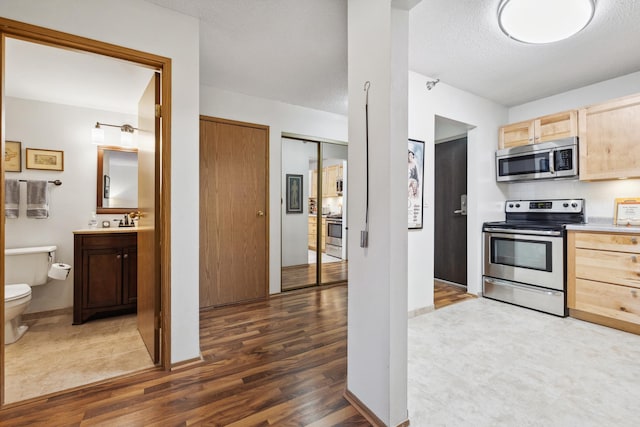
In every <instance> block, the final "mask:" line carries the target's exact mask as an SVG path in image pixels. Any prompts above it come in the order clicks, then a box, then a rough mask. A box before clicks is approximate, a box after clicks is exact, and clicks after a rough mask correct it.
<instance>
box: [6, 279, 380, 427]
mask: <svg viewBox="0 0 640 427" xmlns="http://www.w3.org/2000/svg"><path fill="white" fill-rule="evenodd" d="M346 293H347V288H346V286H343V285H340V286H330V287H321V288H314V289H310V290H303V291H294V292H289V293H286V294H282V295H279V296H274V297H271V298H270V299H269V300H267V301H263V302H255V303H250V304H242V305H237V306H230V307H224V308H220V309H215V310H210V311H203V312H201V316H200V318H201V323H200V324H201V327H200V337H201V342H200V343H201V349H202V355H203V358H204V361H202V362H197V363H192V364H187V365H184V366H182V367H179V368H177V369H175V370H173V371H171V372H159V371H148V372H143V373H140V374H136V375H132V376H128V377H126V378H120V379H117V380H114V381H111V382H108V383H104V384H98V385H95V386H91V387H88V388H84V389H82V390H76V391H70V392H67V393H62V394H58V395H55V396H53V397H50V398H44V399H40V400H35V401H31V402H29V403H26V404H22V405H18V406H14V407H9V408H6V409H3V410H0V425H2V426H18V425H29V426H62V425H65V426H66V425H96V424H100V425H108V426H112V425H119V426H142V425H144V426H147V425H158V426H178V425H180V426H184V425H192V424H199V425H210V426H270V425H277V426H368V425H370V424H369V423H368V422H367V421H366V420H365V419H364V418H363V417H362V416H361V415H360V414H359V413H358V412H356V410H355V409H354V408H353V407H352V406H350V405H349V403H348V402H347V401H346V400H345V399H344V398H343V397H342V396H343V393H344V389H345V381H346V372H347V362H346V355H347V353H346V351H347V297H346Z"/></svg>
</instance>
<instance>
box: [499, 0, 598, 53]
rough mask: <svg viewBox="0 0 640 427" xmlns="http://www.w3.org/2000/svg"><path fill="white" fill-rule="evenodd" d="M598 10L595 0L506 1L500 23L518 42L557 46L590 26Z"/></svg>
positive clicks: (500, 7)
mask: <svg viewBox="0 0 640 427" xmlns="http://www.w3.org/2000/svg"><path fill="white" fill-rule="evenodd" d="M595 9H596V4H595V0H502V1H501V2H500V6H499V7H498V22H499V23H500V29H501V30H502V31H503V32H504V33H505V34H506V35H507V36H508V37H510V38H512V39H514V40H517V41H520V42H523V43H553V42H557V41H559V40H564V39H566V38H569V37H571V36H572V35H574V34H576V33H578V32H579V31H580V30H582V29H583V28H584V27H586V26H587V24H589V22H591V18H593V14H594V12H595Z"/></svg>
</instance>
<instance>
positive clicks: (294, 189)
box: [287, 174, 303, 213]
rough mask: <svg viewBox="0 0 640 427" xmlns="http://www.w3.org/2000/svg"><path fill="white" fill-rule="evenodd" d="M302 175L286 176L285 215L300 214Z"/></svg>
mask: <svg viewBox="0 0 640 427" xmlns="http://www.w3.org/2000/svg"><path fill="white" fill-rule="evenodd" d="M302 188H303V187H302V175H292V174H287V213H302V206H303V204H302Z"/></svg>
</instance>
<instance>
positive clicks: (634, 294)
mask: <svg viewBox="0 0 640 427" xmlns="http://www.w3.org/2000/svg"><path fill="white" fill-rule="evenodd" d="M631 296H632V297H634V298H635V297H637V296H638V291H636V290H632V291H631Z"/></svg>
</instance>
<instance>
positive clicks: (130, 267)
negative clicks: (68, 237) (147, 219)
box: [73, 233, 138, 325]
mask: <svg viewBox="0 0 640 427" xmlns="http://www.w3.org/2000/svg"><path fill="white" fill-rule="evenodd" d="M137 245H138V236H137V234H136V233H96V234H84V233H76V234H75V235H74V263H75V266H76V267H75V269H74V278H73V287H74V289H73V324H74V325H79V324H82V323H84V322H86V321H87V320H89V319H90V318H93V317H107V316H117V315H120V314H125V313H133V312H135V311H136V305H137V304H136V302H137V288H138V283H137V275H138V253H137Z"/></svg>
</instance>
